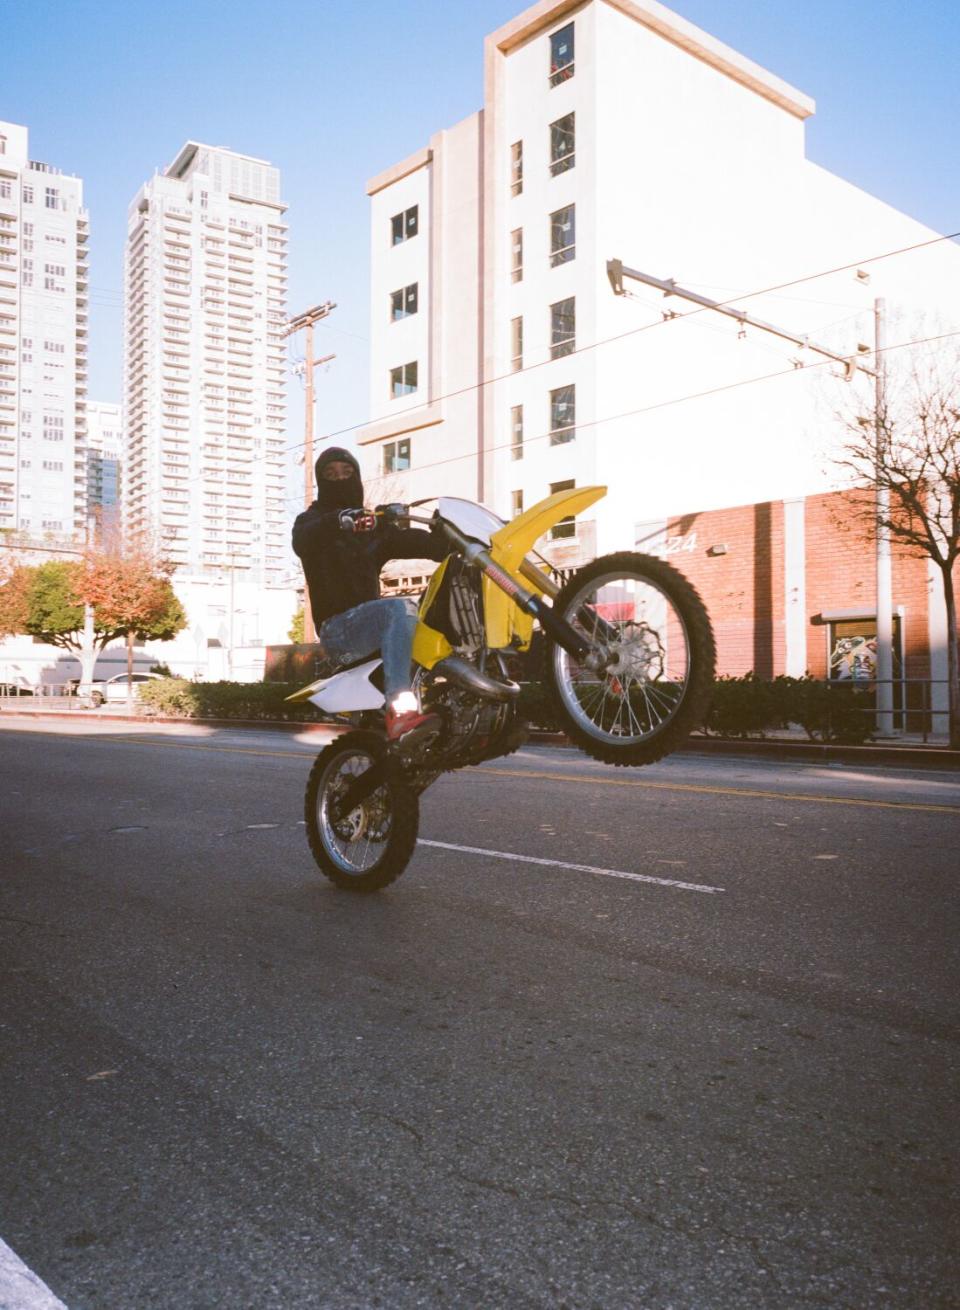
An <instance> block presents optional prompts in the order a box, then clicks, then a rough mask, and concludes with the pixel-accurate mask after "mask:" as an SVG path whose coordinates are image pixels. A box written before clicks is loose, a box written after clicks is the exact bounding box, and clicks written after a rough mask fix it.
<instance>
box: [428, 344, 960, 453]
mask: <svg viewBox="0 0 960 1310" xmlns="http://www.w3.org/2000/svg"><path fill="white" fill-rule="evenodd" d="M950 337H960V329H957V330H956V331H954V332H941V333H940V334H938V335H937V336H932V337H920V338H918V339H915V340H912V341H899V342H897V343H896V345H893V346H885V347H884V348H883V350H882V351H881V352H880V353H881V354H889V352H890V351H892V350H905V349H907V348H908V347H910V346H923V345H928V344H930V343H931V342H934V341H944V340H947V339H948V338H950ZM832 362H833V361H832V360H829V359H822V360H817V361H816V362H815V363H813V364H805V365H803V366H802V367H801V368H797V367H795V366H794V365H791V366H790V368H784V369H778V370H776V371H775V372H773V373H762V374H760V375H759V376H758V377H753V378H741V379H740V381H739V382H726V383H724V384H723V385H721V386H718V387H708V388H707V389H706V390H705V391H692V392H688V393H687V394H686V395H684V396H674V397H672V398H671V399H670V400H660V401H657V402H655V403H654V404H652V405H642V406H640V407H639V408H638V409H629V410H624V411H623V413H621V414H609V415H607V416H606V418H597V419H587V420H586V421H585V422H583V423H580V422H578V423H576V424H575V425H574V430H575V431H577V432H579V431H581V430H582V429H584V428H597V427H601V426H602V425H603V424H604V423H617V422H619V421H620V420H621V419H627V418H637V417H638V416H639V415H641V414H651V413H653V412H654V411H655V410H659V409H669V408H671V406H673V405H682V404H684V403H685V402H686V401H688V400H703V399H705V398H706V397H707V396H716V395H720V394H722V393H723V392H727V391H736V390H737V389H738V388H739V387H749V386H753V384H754V383H756V382H769V381H770V380H771V379H772V378H781V377H796V376H797V375H798V374H799V373H807V372H809V371H810V370H811V369H814V368H827V367H829V366H830V364H831V363H832ZM554 435H555V433H554V432H549V431H548V432H541V433H538V434H537V436H535V437H526V436H525V437H524V440H523V445H524V447H526V446H528V445H533V444H534V443H535V442H538V441H546V440H547V438H549V437H552V436H554ZM486 449H487V450H488V451H489V452H490V453H494V452H496V451H501V450H511V449H513V442H512V441H505V442H502V443H501V444H499V445H496V446H488V447H487V448H486ZM475 458H476V452H475V451H472V450H471V451H467V452H466V453H465V454H462V455H450V456H448V457H447V458H446V459H438V460H433V461H431V462H430V463H429V464H418V465H417V472H418V473H419V472H420V471H421V470H422V469H432V468H439V467H440V466H441V465H443V464H456V463H458V462H459V461H461V460H464V459H475Z"/></svg>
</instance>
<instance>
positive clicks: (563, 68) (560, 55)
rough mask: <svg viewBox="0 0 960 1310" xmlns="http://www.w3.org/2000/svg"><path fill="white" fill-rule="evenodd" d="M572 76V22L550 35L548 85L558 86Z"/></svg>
mask: <svg viewBox="0 0 960 1310" xmlns="http://www.w3.org/2000/svg"><path fill="white" fill-rule="evenodd" d="M569 77H573V23H568V24H567V25H566V27H561V28H560V30H559V31H558V32H554V33H553V34H552V35H551V37H550V85H551V86H559V85H560V83H561V82H566V80H567V78H569Z"/></svg>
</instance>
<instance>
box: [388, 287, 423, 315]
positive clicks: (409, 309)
mask: <svg viewBox="0 0 960 1310" xmlns="http://www.w3.org/2000/svg"><path fill="white" fill-rule="evenodd" d="M417 285H418V284H417V283H416V282H411V283H410V285H409V286H408V287H401V289H400V290H399V291H391V292H390V317H391V319H392V320H393V322H394V323H396V321H397V319H398V318H408V317H409V316H410V315H411V314H415V313H416V312H417Z"/></svg>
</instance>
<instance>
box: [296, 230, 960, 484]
mask: <svg viewBox="0 0 960 1310" xmlns="http://www.w3.org/2000/svg"><path fill="white" fill-rule="evenodd" d="M957 237H960V231H957V232H951V233H948V234H946V235H944V236H939V237H933V238H931V239H930V240H928V241H920V242H915V243H914V244H913V245H909V246H901V247H899V248H898V249H896V250H888V251H885V252H884V253H882V254H879V255H870V256H867V257H866V258H863V259H855V260H853V261H852V262H851V263H849V264H843V265H838V266H837V267H835V268H829V269H824V270H822V271H820V272H818V273H809V274H806V275H805V276H804V277H800V278H794V279H792V280H791V281H789V282H781V283H778V284H776V285H774V286H771V287H764V288H761V289H759V290H757V291H749V292H745V293H744V294H742V295H738V296H734V297H731V299H730V300H723V301H717V305H718V306H721V305H730V304H731V303H732V301H733V300H738V301H739V300H749V299H752V298H754V297H756V296H761V295H767V294H770V293H772V292H774V291H778V290H782V289H784V288H786V287H791V286H799V285H801V284H802V283H805V282H813V281H816V280H817V279H819V278H821V277H830V276H832V275H833V274H835V273H843V272H848V271H849V270H850V269H852V268H862V267H863V266H864V265H865V264H874V263H877V262H878V261H879V260H882V259H892V258H894V257H895V256H897V255H904V254H909V253H911V252H912V251H914V250H920V249H923V248H924V247H926V246H932V245H937V244H938V243H940V242H942V241H953V240H954V239H955V238H957ZM706 312H707V307H706V306H698V307H697V308H696V309H691V310H687V311H685V312H682V313H676V314H674V315H671V316H670V318H669V319H664V318H661V319H659V320H658V321H657V322H655V323H642V324H640V325H639V326H637V327H633V328H627V329H626V330H625V331H623V332H618V333H615V334H614V335H613V336H610V337H604V338H601V339H600V340H598V341H592V342H588V343H587V344H586V345H583V346H577V347H576V348H575V349H574V350H571V351H570V352H569V353H568V354H567V356H566V358H568V359H569V358H570V357H571V356H574V355H581V354H586V353H587V352H588V351H591V350H597V349H599V348H600V347H601V346H608V345H612V344H613V343H615V342H617V341H623V340H625V339H627V338H628V337H633V336H637V335H639V334H641V333H643V332H649V331H650V330H651V329H653V328H658V327H664V326H665V325H666V323H667V322H670V323H678V322H682V321H683V320H684V319H688V318H694V317H696V316H697V315H698V314H704V313H706ZM552 362H553V361H552V360H551V359H543V360H538V361H537V362H536V363H533V364H525V365H524V366H523V367H522V368H519V369H511V370H510V371H509V372H507V373H500V374H498V375H496V376H494V377H492V378H483V379H482V380H481V381H479V382H471V383H469V384H468V385H467V386H465V387H458V388H456V389H455V390H453V391H448V392H445V393H444V394H443V395H440V396H435V397H433V398H432V400H431V402H430V403H431V404H439V403H440V402H441V401H444V400H454V399H456V398H457V397H459V396H464V395H469V394H470V392H472V391H478V390H479V389H480V388H481V387H489V386H495V385H496V384H497V383H499V382H505V381H506V380H507V379H508V378H511V377H516V376H518V375H519V374H522V373H532V372H535V371H536V370H537V369H540V368H544V367H545V366H546V365H547V364H550V363H552ZM791 371H792V370H791ZM381 417H382V416H381ZM377 421H379V419H372V418H367V419H364V420H363V421H362V422H360V423H352V424H350V425H348V426H347V427H343V428H337V429H336V430H335V431H333V432H328V433H325V434H324V436H323V439H324V440H332V439H334V438H336V437H343V436H348V435H349V434H350V433H351V432H357V431H359V430H360V429H361V428H364V427H367V426H368V425H369V424H370V423H372V422H377ZM303 446H304V442H302V441H298V442H294V443H293V444H292V445H289V446H287V447H286V448H285V450H284V454H292V453H293V452H294V451H297V450H302V449H303ZM419 467H424V466H422V465H421V466H419Z"/></svg>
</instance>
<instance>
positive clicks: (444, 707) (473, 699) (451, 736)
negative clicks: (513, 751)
mask: <svg viewBox="0 0 960 1310" xmlns="http://www.w3.org/2000/svg"><path fill="white" fill-rule="evenodd" d="M433 704H434V705H436V706H437V707H439V708H440V709H441V711H442V712H443V714H444V717H445V719H446V723H447V731H446V733H445V734H444V755H445V756H447V757H448V758H450V759H451V763H454V762H455V765H456V766H460V765H462V764H473V763H478V762H479V761H480V760H481V759H487V758H491V756H492V755H496V754H499V753H500V751H499V750H498V749H497V747H498V745H499V743H500V741H501V740H502V739H503V738H504V736H505V735H506V733H507V732H508V730H509V729H510V728H512V727H514V726H515V725H516V708H515V706H514V705H513V704H510V703H506V702H503V701H490V700H482V699H481V698H480V697H479V696H475V695H473V694H472V693H471V692H469V691H465V690H464V689H463V688H460V687H454V686H452V685H451V684H449V683H448V684H446V685H444V686H443V687H442V688H441V687H438V688H437V694H436V697H435V699H434V700H433Z"/></svg>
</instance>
